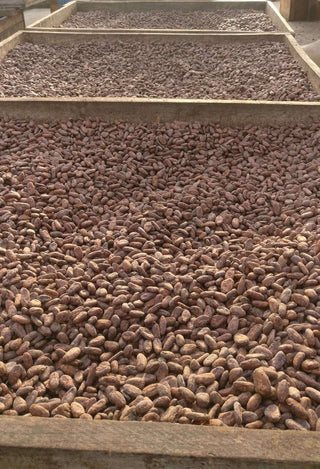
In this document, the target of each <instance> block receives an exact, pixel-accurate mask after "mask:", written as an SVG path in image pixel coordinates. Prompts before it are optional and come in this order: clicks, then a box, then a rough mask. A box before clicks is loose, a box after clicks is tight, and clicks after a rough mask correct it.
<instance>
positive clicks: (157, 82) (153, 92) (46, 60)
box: [0, 41, 319, 101]
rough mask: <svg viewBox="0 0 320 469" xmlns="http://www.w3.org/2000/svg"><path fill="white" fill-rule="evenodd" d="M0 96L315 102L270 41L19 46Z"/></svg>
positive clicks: (5, 65)
mask: <svg viewBox="0 0 320 469" xmlns="http://www.w3.org/2000/svg"><path fill="white" fill-rule="evenodd" d="M164 64H165V66H164ZM0 96H139V97H159V98H162V97H167V98H200V99H201V98H202V99H205V98H207V99H209V98H213V99H214V98H216V99H262V100H284V101H287V100H289V101H297V100H298V101H312V100H317V99H319V96H317V95H316V92H315V91H313V90H312V87H311V84H310V83H309V81H308V79H307V75H306V73H305V72H304V71H303V70H302V69H301V68H300V66H299V65H298V63H297V62H296V61H295V60H294V59H293V58H292V56H291V55H290V53H289V51H288V49H287V48H286V46H285V45H284V44H281V43H273V42H262V43H259V44H254V43H248V44H246V45H245V47H244V46H243V45H241V44H240V45H239V44H228V45H205V44H196V43H191V42H181V43H163V44H161V43H156V42H152V43H150V44H146V43H143V42H139V41H136V42H135V43H132V42H131V43H130V42H121V41H112V42H107V43H106V42H87V43H77V44H73V45H67V44H65V45H63V44H60V45H32V44H30V43H25V44H21V45H18V46H17V47H16V48H15V49H14V50H13V51H11V52H10V53H9V54H8V56H7V57H6V58H5V60H4V61H3V62H2V63H1V64H0Z"/></svg>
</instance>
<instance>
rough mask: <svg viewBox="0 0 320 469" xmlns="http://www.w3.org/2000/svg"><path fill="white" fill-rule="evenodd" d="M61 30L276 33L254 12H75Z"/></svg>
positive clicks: (268, 21)
mask: <svg viewBox="0 0 320 469" xmlns="http://www.w3.org/2000/svg"><path fill="white" fill-rule="evenodd" d="M61 27H62V28H137V29H139V28H141V29H148V28H151V29H153V28H158V29H213V30H217V31H227V30H228V31H259V32H262V31H276V27H275V26H274V24H273V23H272V21H271V20H270V18H269V17H268V16H267V15H266V14H265V13H264V12H262V11H257V10H251V9H250V10H227V9H225V10H211V11H199V10H198V11H193V12H185V11H180V10H172V11H165V10H155V11H130V12H112V11H106V10H96V11H88V12H77V13H75V14H74V15H72V16H71V17H70V18H68V19H67V20H66V21H65V22H64V23H63V24H62V25H61Z"/></svg>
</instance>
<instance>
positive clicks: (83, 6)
mask: <svg viewBox="0 0 320 469" xmlns="http://www.w3.org/2000/svg"><path fill="white" fill-rule="evenodd" d="M175 8H179V10H181V9H182V10H184V11H194V10H204V9H208V8H212V9H213V10H214V9H219V8H231V9H242V8H244V9H246V8H253V9H256V10H260V11H261V10H263V11H265V12H266V14H267V15H268V16H269V18H270V19H271V21H272V22H273V24H274V25H275V26H276V27H277V28H278V32H283V33H290V34H292V35H294V34H295V32H294V30H293V29H292V28H291V26H289V24H288V23H287V22H286V20H285V19H284V18H283V17H282V16H281V15H280V13H279V11H278V10H277V8H276V7H275V6H274V5H273V3H272V2H270V1H266V0H249V1H248V0H247V1H244V0H233V1H225V0H216V1H209V0H204V1H203V0H202V1H201V0H200V1H197V0H191V1H188V0H174V1H151V2H147V1H143V0H142V1H141V0H121V1H108V2H101V1H93V2H90V1H83V0H75V1H73V2H71V3H68V4H67V5H65V6H64V7H62V8H60V9H59V10H57V11H56V12H54V13H52V14H50V15H48V16H46V17H45V18H42V19H41V20H39V21H36V22H35V23H33V24H32V25H30V26H29V28H30V29H37V30H44V31H50V30H51V31H52V30H54V31H61V28H60V27H59V26H60V25H61V24H62V23H63V22H64V21H65V20H67V19H68V18H70V16H71V15H73V14H74V13H76V12H77V11H93V10H100V9H108V10H111V11H134V10H138V11H146V10H152V11H156V10H160V9H161V10H172V9H175ZM117 30H118V31H122V32H124V31H127V32H130V31H132V29H119V28H118V29H114V28H105V29H94V28H63V31H65V32H67V31H69V32H85V31H87V32H92V33H94V32H97V31H100V32H110V31H117ZM136 31H141V32H143V31H144V32H169V31H170V32H177V33H181V32H188V33H190V34H197V33H198V34H202V33H204V32H208V33H214V34H220V33H222V34H223V33H226V32H228V31H216V30H188V29H185V30H181V29H170V30H169V29H136ZM229 32H231V31H229ZM252 32H254V31H252ZM236 33H243V31H232V34H236ZM256 34H260V33H259V32H256Z"/></svg>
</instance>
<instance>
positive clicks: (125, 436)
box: [0, 416, 320, 469]
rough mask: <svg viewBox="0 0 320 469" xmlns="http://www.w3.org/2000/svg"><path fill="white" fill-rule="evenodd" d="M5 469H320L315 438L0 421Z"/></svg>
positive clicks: (167, 426) (162, 426)
mask: <svg viewBox="0 0 320 469" xmlns="http://www.w3.org/2000/svg"><path fill="white" fill-rule="evenodd" d="M0 435H1V436H0V467H1V469H17V468H26V469H40V468H41V469H52V468H54V469H66V468H68V469H79V468H86V469H106V468H110V469H111V468H112V469H114V468H117V469H166V468H168V467H170V469H203V468H204V467H205V468H207V469H226V468H228V469H302V468H303V469H319V467H320V451H319V434H318V433H317V432H296V431H292V430H291V431H290V430H285V431H283V430H278V431H275V430H248V429H244V428H232V427H209V426H200V425H198V426H197V425H181V424H176V423H155V422H116V421H108V420H94V421H89V420H80V419H55V418H51V419H50V418H41V417H40V418H37V417H12V416H0Z"/></svg>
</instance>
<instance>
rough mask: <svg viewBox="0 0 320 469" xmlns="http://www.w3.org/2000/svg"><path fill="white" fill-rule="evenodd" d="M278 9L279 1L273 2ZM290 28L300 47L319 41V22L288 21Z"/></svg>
mask: <svg viewBox="0 0 320 469" xmlns="http://www.w3.org/2000/svg"><path fill="white" fill-rule="evenodd" d="M274 5H275V6H276V7H277V8H278V9H280V1H276V2H274ZM288 23H289V24H290V26H291V27H292V28H293V29H294V30H295V33H296V40H297V41H298V42H299V44H300V45H301V46H304V45H306V44H310V42H313V41H317V40H318V39H320V21H289V22H288Z"/></svg>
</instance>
